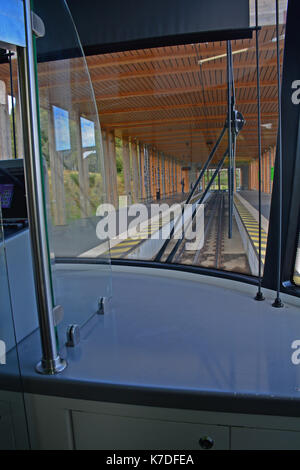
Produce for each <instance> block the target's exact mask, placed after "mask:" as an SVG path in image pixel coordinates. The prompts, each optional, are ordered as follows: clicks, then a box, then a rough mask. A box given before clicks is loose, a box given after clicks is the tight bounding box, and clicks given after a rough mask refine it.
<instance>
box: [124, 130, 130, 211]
mask: <svg viewBox="0 0 300 470" xmlns="http://www.w3.org/2000/svg"><path fill="white" fill-rule="evenodd" d="M122 154H123V173H124V186H125V188H124V189H125V194H126V196H127V201H128V204H131V199H132V196H131V171H130V152H129V141H128V139H127V138H124V137H123V139H122Z"/></svg>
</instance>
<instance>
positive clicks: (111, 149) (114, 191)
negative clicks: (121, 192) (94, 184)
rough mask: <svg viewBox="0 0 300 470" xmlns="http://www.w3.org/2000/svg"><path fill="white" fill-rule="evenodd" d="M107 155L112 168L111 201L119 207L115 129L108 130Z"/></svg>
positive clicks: (110, 168)
mask: <svg viewBox="0 0 300 470" xmlns="http://www.w3.org/2000/svg"><path fill="white" fill-rule="evenodd" d="M106 139H107V155H108V159H109V170H110V194H111V203H112V204H113V206H114V207H115V208H116V209H117V208H118V207H119V200H118V179H117V162H116V142H115V133H114V131H108V132H107V137H106Z"/></svg>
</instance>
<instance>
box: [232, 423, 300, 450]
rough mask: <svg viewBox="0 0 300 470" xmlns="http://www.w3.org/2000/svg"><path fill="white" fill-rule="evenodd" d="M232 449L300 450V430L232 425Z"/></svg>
mask: <svg viewBox="0 0 300 470" xmlns="http://www.w3.org/2000/svg"><path fill="white" fill-rule="evenodd" d="M231 449H233V450H253V449H255V450H300V432H297V431H286V430H281V429H274V430H273V429H249V428H242V427H232V429H231Z"/></svg>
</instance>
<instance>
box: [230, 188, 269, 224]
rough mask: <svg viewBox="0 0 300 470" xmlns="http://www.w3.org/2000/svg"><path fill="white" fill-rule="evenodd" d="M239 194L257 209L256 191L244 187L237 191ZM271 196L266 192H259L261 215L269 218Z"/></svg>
mask: <svg viewBox="0 0 300 470" xmlns="http://www.w3.org/2000/svg"><path fill="white" fill-rule="evenodd" d="M238 194H240V195H241V196H242V197H243V198H244V199H245V200H246V201H247V202H249V204H251V206H253V207H254V208H255V209H256V210H257V211H258V191H256V190H255V189H252V190H250V189H245V190H242V191H238ZM271 198H272V195H271V194H268V193H261V213H262V215H263V216H264V217H265V218H266V219H267V220H269V216H270V208H271Z"/></svg>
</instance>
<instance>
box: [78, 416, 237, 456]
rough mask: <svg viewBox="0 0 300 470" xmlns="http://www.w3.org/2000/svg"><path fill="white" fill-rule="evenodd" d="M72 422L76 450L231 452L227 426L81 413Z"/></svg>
mask: <svg viewBox="0 0 300 470" xmlns="http://www.w3.org/2000/svg"><path fill="white" fill-rule="evenodd" d="M72 422H73V433H74V440H75V447H76V449H85V450H87V449H109V450H110V449H112V450H113V449H118V450H124V449H143V450H147V449H156V450H158V449H160V450H163V449H165V450H166V449H169V450H178V449H180V450H193V449H195V450H201V448H203V447H208V448H212V449H229V428H228V427H226V426H212V425H206V424H198V423H181V422H174V421H162V420H157V419H144V418H133V417H129V416H113V415H106V414H92V413H84V412H78V411H73V412H72ZM200 440H201V444H202V446H201V444H200V443H199V441H200Z"/></svg>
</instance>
